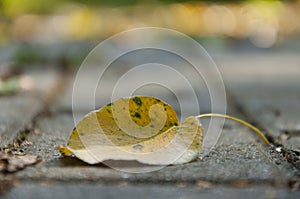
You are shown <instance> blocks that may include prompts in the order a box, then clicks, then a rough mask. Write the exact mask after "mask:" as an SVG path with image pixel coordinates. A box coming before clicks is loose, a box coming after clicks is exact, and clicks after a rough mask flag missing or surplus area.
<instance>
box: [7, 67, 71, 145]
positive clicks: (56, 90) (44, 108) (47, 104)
mask: <svg viewBox="0 0 300 199" xmlns="http://www.w3.org/2000/svg"><path fill="white" fill-rule="evenodd" d="M64 64H65V63H64V62H63V61H62V62H61V64H60V65H59V75H58V77H57V81H55V82H56V83H55V85H54V86H53V87H52V88H51V89H50V91H49V92H48V93H47V94H46V95H45V96H43V97H42V98H41V101H42V105H41V109H40V111H39V112H38V113H37V114H36V115H35V116H34V117H33V118H32V120H31V122H30V123H29V124H28V125H27V126H26V127H25V128H23V129H22V130H20V131H19V133H18V134H17V135H16V137H15V139H14V141H13V143H12V144H13V146H10V147H14V148H18V147H20V146H21V144H22V143H23V142H25V141H26V138H27V136H28V135H29V134H31V133H33V132H34V130H35V129H36V122H37V119H38V118H39V117H40V116H43V115H49V114H50V108H51V105H52V104H53V103H54V102H55V100H56V99H57V98H58V96H59V94H60V93H63V92H64V90H66V89H67V85H68V83H69V82H70V74H71V71H70V70H69V69H68V67H67V66H65V65H64Z"/></svg>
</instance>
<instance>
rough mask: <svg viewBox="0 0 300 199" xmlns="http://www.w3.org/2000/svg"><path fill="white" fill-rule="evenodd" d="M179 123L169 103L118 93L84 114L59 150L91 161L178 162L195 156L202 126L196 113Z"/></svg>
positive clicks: (199, 142)
mask: <svg viewBox="0 0 300 199" xmlns="http://www.w3.org/2000/svg"><path fill="white" fill-rule="evenodd" d="M178 124H179V122H178V119H177V116H176V113H175V111H174V110H173V108H172V107H171V106H170V105H168V104H166V103H164V102H163V101H161V100H159V99H156V98H153V97H144V96H139V97H132V98H129V99H123V98H122V99H119V100H117V101H115V102H113V103H111V104H109V105H106V106H104V107H103V108H101V109H100V110H98V111H94V112H91V113H89V114H87V115H86V116H85V117H84V118H83V119H82V120H81V121H80V122H79V123H78V125H77V126H76V128H75V129H74V130H73V132H72V134H71V136H70V139H69V142H68V144H67V146H66V147H61V149H60V150H61V152H62V154H65V155H70V152H72V153H73V154H74V155H75V156H76V157H77V158H79V159H81V160H83V161H85V162H87V163H89V164H96V163H99V162H103V161H105V160H136V161H139V162H141V163H145V164H152V165H168V164H181V163H185V162H189V161H191V160H194V159H195V158H197V157H198V154H199V151H200V148H201V144H202V131H201V127H200V125H199V122H198V120H197V119H196V118H195V117H189V118H187V119H186V120H185V122H183V124H182V125H180V126H178Z"/></svg>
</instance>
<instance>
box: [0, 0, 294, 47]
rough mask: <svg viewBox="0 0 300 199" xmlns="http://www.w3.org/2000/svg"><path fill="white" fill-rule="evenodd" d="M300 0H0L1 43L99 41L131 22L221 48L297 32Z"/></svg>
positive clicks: (269, 41) (271, 41) (279, 41)
mask: <svg viewBox="0 0 300 199" xmlns="http://www.w3.org/2000/svg"><path fill="white" fill-rule="evenodd" d="M299 19H300V0H285V1H279V0H266V1H258V0H254V1H251V0H250V1H238V0H206V1H200V0H199V1H188V0H177V1H176V0H156V1H149V0H116V1H105V0H86V1H84V0H52V1H36V0H2V1H1V4H0V44H1V46H5V45H7V44H11V43H30V44H53V43H61V42H70V41H71V42H74V41H96V42H99V41H100V40H102V39H105V38H107V37H109V36H111V35H113V34H115V33H118V32H121V31H123V30H127V29H129V28H136V27H145V26H157V27H165V28H171V29H175V30H178V31H180V32H183V33H186V34H187V35H190V36H192V37H195V38H199V39H202V40H204V42H211V43H212V42H214V45H217V46H218V47H219V48H221V47H226V46H227V45H237V43H240V44H244V45H249V46H253V47H257V48H274V47H278V46H281V45H284V44H286V43H287V42H289V41H290V40H291V39H295V38H296V39H297V38H299V32H300V20H299Z"/></svg>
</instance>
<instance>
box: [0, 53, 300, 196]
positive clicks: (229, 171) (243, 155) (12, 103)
mask: <svg viewBox="0 0 300 199" xmlns="http://www.w3.org/2000/svg"><path fill="white" fill-rule="evenodd" d="M212 56H213V58H214V59H215V61H216V63H217V65H218V66H219V68H220V70H221V73H222V76H223V78H224V82H225V85H226V89H227V100H228V107H227V109H228V114H230V115H233V116H236V117H239V118H242V119H244V120H247V121H249V122H251V123H253V124H255V125H256V126H257V127H259V128H260V129H262V130H263V131H264V132H265V133H266V135H267V137H268V138H269V139H270V140H271V142H272V143H273V144H274V146H265V145H264V144H263V142H262V141H260V140H259V139H258V137H257V136H255V135H254V134H253V132H251V131H250V130H249V129H247V128H245V127H243V126H241V125H239V124H237V123H234V122H231V121H227V122H226V124H225V127H224V129H223V132H222V135H221V137H220V139H219V141H218V143H217V145H216V146H215V147H214V148H213V149H212V150H211V151H210V153H209V154H208V155H207V156H205V157H204V158H203V159H202V160H200V159H199V160H197V161H194V162H191V163H188V164H183V165H176V166H168V167H165V168H163V169H161V170H158V171H155V172H150V173H141V174H130V173H124V172H120V171H116V170H114V169H111V168H109V167H106V166H105V165H103V164H99V165H96V166H90V165H87V164H85V163H83V162H81V161H79V160H77V159H74V158H61V157H60V154H59V152H58V150H57V147H58V146H59V145H61V144H65V143H66V142H67V140H68V137H69V135H70V132H71V130H72V129H73V128H74V120H73V116H72V109H71V94H72V83H73V81H74V75H75V74H74V72H70V71H68V70H64V69H62V67H57V66H58V65H60V64H65V62H60V61H57V60H58V59H61V57H60V56H59V55H58V53H57V54H54V55H53V54H52V57H51V59H50V58H49V60H47V61H45V59H41V60H35V59H33V61H32V62H31V63H28V65H32V64H33V63H34V65H35V66H34V67H32V66H28V67H27V66H25V67H24V70H22V71H21V74H26V75H27V76H28V77H31V80H32V81H33V82H35V84H34V85H35V87H34V88H33V89H31V90H29V91H22V92H19V93H17V94H13V95H4V96H0V108H1V113H0V136H1V142H0V147H2V148H4V147H6V146H8V145H11V144H13V143H14V140H15V139H17V138H19V137H20V136H24V134H25V137H24V139H22V140H21V143H20V146H19V147H18V149H22V150H23V151H24V152H25V153H27V154H34V155H39V156H41V157H42V159H43V161H42V162H41V163H39V164H36V165H34V166H29V167H26V168H25V169H23V170H21V171H18V172H15V173H0V194H1V195H0V196H1V197H3V198H24V199H25V198H33V197H34V198H35V197H36V198H55V197H59V198H83V197H89V198H135V197H141V196H142V197H143V198H201V197H207V198H242V197H243V198H299V197H300V188H299V187H300V185H299V183H300V161H299V156H300V121H299V116H300V109H299V105H298V104H297V102H298V101H299V99H300V92H299V86H298V85H299V84H300V79H299V77H300V70H299V67H300V66H299V64H300V58H299V56H298V55H297V54H296V53H295V54H293V53H278V52H277V53H276V52H274V53H260V54H258V53H249V52H245V53H239V54H235V53H224V54H221V55H215V56H214V54H213V53H212ZM75 57H76V56H75ZM6 59H7V58H6ZM53 60H54V61H53ZM45 62H46V63H45ZM92 73H93V72H91V73H90V74H86V80H87V82H88V81H89V79H90V78H92ZM87 85H88V83H87ZM82 89H83V93H84V87H83V88H82ZM149 92H150V94H151V92H153V90H151V89H150V90H149ZM102 94H103V93H102ZM202 95H206V93H205V92H204V94H202ZM83 97H84V96H83ZM162 97H163V98H164V100H165V101H167V102H170V103H171V102H172V101H173V100H174V99H173V97H172V96H171V95H166V96H163V95H162ZM104 98H105V96H101V95H99V96H98V95H96V99H97V100H98V101H99V106H101V105H103V104H105V100H104ZM201 99H202V98H201ZM199 103H200V107H201V106H202V107H206V106H207V104H209V102H207V98H205V96H203V100H202V101H199ZM175 109H176V110H177V108H176V106H175ZM203 110H205V111H209V109H205V108H203ZM76 111H77V112H78V113H79V114H82V115H83V114H84V113H85V112H86V111H87V108H86V107H85V106H84V104H83V105H82V107H81V109H78V110H76ZM208 121H209V120H208V119H203V120H202V122H203V124H204V126H206V125H207V123H208ZM276 147H280V149H281V152H278V148H277V150H276ZM149 167H150V166H149Z"/></svg>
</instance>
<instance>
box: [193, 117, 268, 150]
mask: <svg viewBox="0 0 300 199" xmlns="http://www.w3.org/2000/svg"><path fill="white" fill-rule="evenodd" d="M204 117H220V118H225V119H229V120H233V121H235V122H238V123H240V124H242V125H244V126H247V127H248V128H250V129H251V130H253V131H254V132H255V133H256V134H257V135H258V136H259V137H260V138H261V139H262V140H263V141H264V142H265V143H266V144H267V145H270V142H269V140H268V139H267V138H266V136H265V135H264V134H263V133H262V132H261V131H260V130H259V129H258V128H256V127H255V126H253V125H252V124H250V123H248V122H246V121H244V120H241V119H238V118H236V117H232V116H229V115H223V114H218V113H206V114H201V115H198V116H196V118H199V119H200V118H204Z"/></svg>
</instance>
